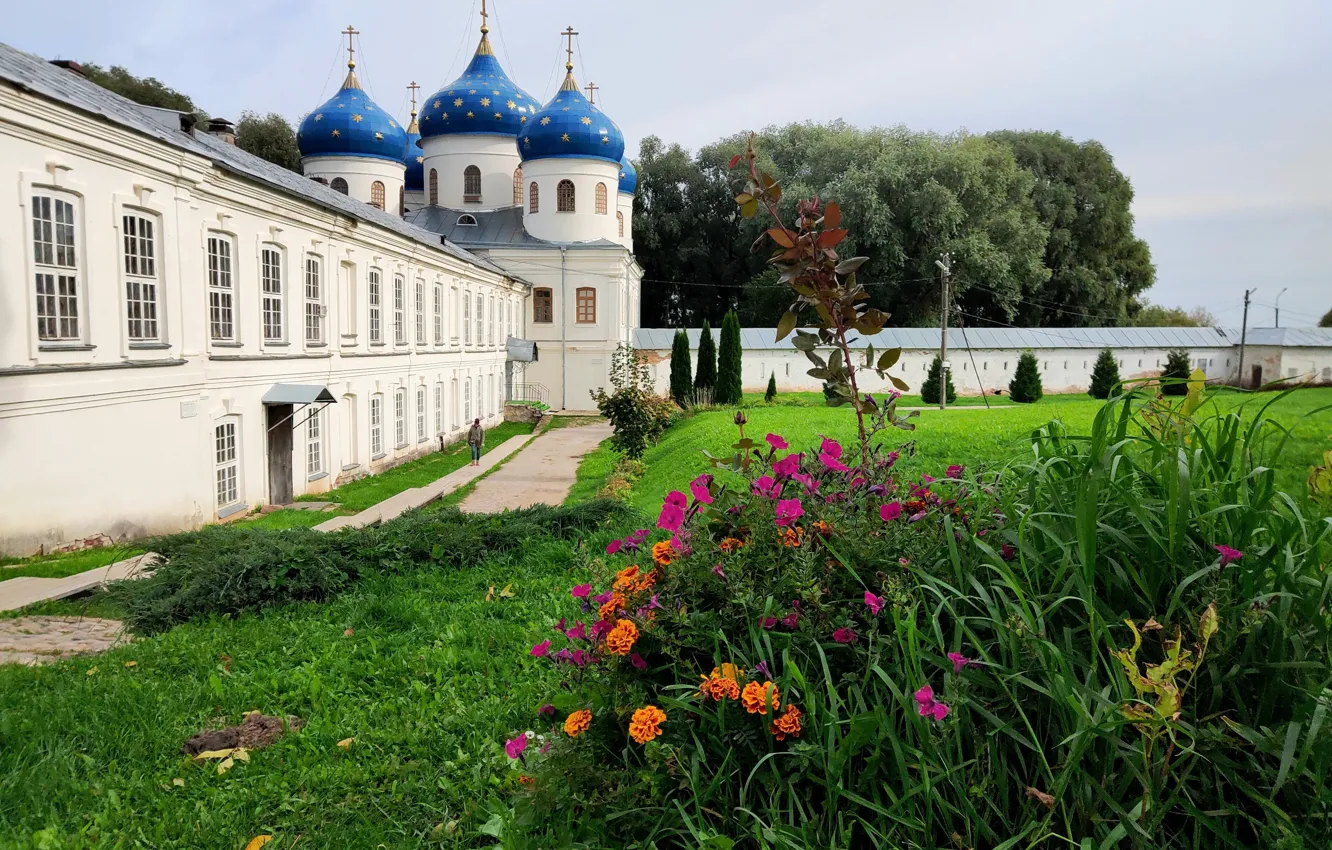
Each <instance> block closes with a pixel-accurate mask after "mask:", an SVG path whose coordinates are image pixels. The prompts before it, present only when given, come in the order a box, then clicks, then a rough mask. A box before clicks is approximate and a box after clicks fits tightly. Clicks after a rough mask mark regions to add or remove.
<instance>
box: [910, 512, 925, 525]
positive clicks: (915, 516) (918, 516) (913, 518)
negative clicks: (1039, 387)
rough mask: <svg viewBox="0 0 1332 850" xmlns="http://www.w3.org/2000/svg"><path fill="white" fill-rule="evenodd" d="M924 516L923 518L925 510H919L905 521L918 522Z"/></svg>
mask: <svg viewBox="0 0 1332 850" xmlns="http://www.w3.org/2000/svg"><path fill="white" fill-rule="evenodd" d="M924 518H925V511H921V512H920V513H916V514H912V515H911V516H909V517H907V522H920V521H921V520H923V519H924Z"/></svg>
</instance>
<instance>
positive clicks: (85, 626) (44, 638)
mask: <svg viewBox="0 0 1332 850" xmlns="http://www.w3.org/2000/svg"><path fill="white" fill-rule="evenodd" d="M129 639H130V638H129V635H126V634H125V629H124V626H122V625H121V622H120V621H119V620H101V619H98V618H96V617H16V618H14V619H12V620H0V664H41V663H42V662H45V661H55V660H57V659H60V658H68V657H70V656H71V655H83V654H85V653H90V652H101V651H103V650H105V649H110V648H111V647H112V646H115V645H116V644H117V643H123V642H126V641H128V640H129Z"/></svg>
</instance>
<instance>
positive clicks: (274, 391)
mask: <svg viewBox="0 0 1332 850" xmlns="http://www.w3.org/2000/svg"><path fill="white" fill-rule="evenodd" d="M260 401H261V402H262V403H263V404H314V403H315V402H323V403H326V404H336V403H337V401H338V400H337V399H336V398H334V397H333V393H331V392H329V391H328V387H325V386H321V385H319V384H274V385H273V386H271V387H269V388H268V392H266V393H264V397H263V398H262V399H260Z"/></svg>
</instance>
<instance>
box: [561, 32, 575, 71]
mask: <svg viewBox="0 0 1332 850" xmlns="http://www.w3.org/2000/svg"><path fill="white" fill-rule="evenodd" d="M560 35H562V36H564V37H565V38H567V39H569V46H568V47H566V48H565V52H566V53H567V54H568V58H567V59H565V60H564V67H565V69H566V70H569V71H572V70H573V37H574V36H576V35H578V33H577V32H575V31H574V28H573V27H572V26H570V27H568V28H567V29H565V31H564V32H562V33H560Z"/></svg>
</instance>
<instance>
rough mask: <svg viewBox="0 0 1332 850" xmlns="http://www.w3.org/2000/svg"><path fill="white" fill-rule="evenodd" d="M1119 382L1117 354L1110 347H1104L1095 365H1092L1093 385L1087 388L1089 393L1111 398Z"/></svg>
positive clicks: (1094, 396) (1098, 396)
mask: <svg viewBox="0 0 1332 850" xmlns="http://www.w3.org/2000/svg"><path fill="white" fill-rule="evenodd" d="M1118 383H1119V363H1118V362H1116V360H1115V355H1114V354H1112V353H1111V351H1110V349H1108V348H1103V349H1101V353H1100V354H1098V355H1097V356H1096V363H1095V365H1093V366H1092V373H1091V387H1090V388H1089V389H1088V390H1087V395H1089V396H1091V397H1092V398H1103V399H1104V398H1109V397H1110V393H1112V392H1113V391H1114V389H1115V386H1116V385H1117V384H1118Z"/></svg>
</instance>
